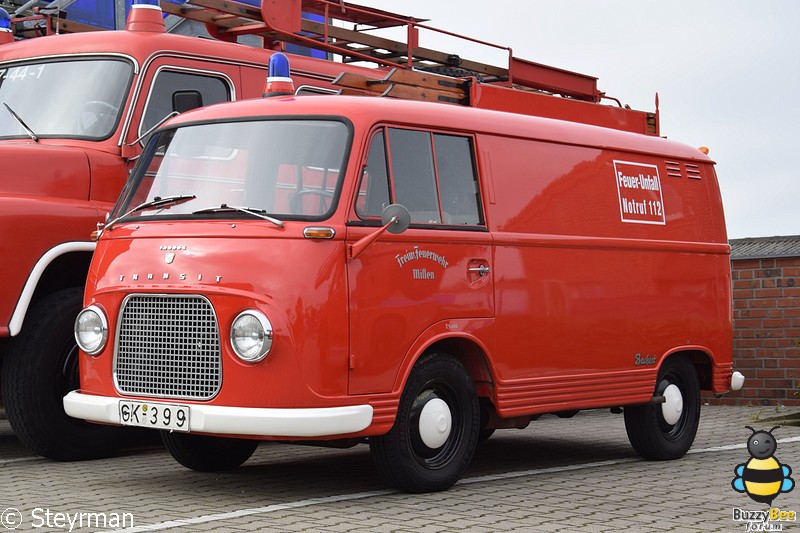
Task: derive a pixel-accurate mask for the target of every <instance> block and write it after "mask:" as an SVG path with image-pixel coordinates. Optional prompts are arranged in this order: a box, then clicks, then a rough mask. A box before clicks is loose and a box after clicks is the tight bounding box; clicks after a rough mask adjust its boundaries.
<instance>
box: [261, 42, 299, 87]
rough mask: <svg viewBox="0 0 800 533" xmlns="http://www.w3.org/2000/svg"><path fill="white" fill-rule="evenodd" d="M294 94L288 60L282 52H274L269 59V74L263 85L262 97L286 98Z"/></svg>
mask: <svg viewBox="0 0 800 533" xmlns="http://www.w3.org/2000/svg"><path fill="white" fill-rule="evenodd" d="M292 94H294V82H293V81H292V78H291V69H290V68H289V58H288V57H287V56H286V54H284V53H282V52H276V53H274V54H272V56H271V57H270V58H269V73H268V74H267V83H266V84H265V85H264V96H265V97H267V96H286V95H292Z"/></svg>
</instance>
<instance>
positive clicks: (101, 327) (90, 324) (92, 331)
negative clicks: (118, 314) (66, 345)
mask: <svg viewBox="0 0 800 533" xmlns="http://www.w3.org/2000/svg"><path fill="white" fill-rule="evenodd" d="M107 340H108V321H107V320H106V316H105V314H104V313H103V310H102V309H100V308H99V307H97V306H96V305H90V306H89V307H87V308H86V309H84V310H83V311H81V312H80V313H78V318H76V319H75V342H77V343H78V347H79V348H80V349H81V350H83V351H84V352H86V353H88V354H89V355H97V354H99V353H100V352H101V351H102V350H103V348H105V346H106V341H107Z"/></svg>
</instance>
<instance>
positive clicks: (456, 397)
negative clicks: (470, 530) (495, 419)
mask: <svg viewBox="0 0 800 533" xmlns="http://www.w3.org/2000/svg"><path fill="white" fill-rule="evenodd" d="M479 429H480V412H479V407H478V397H477V395H476V393H475V385H474V383H473V381H472V377H471V376H470V375H469V373H468V372H467V370H466V369H465V368H464V366H463V365H462V364H461V363H460V362H459V361H458V360H457V359H456V358H455V357H453V356H451V355H448V354H444V353H430V354H428V355H426V356H423V357H422V359H420V360H419V361H418V362H417V364H416V365H415V366H414V368H413V370H412V372H411V375H410V376H409V378H408V382H407V383H406V387H405V389H404V390H403V394H402V396H401V397H400V405H399V406H398V409H397V418H396V419H395V423H394V426H393V427H392V429H391V430H390V431H389V433H387V434H386V435H383V436H380V437H372V438H370V441H369V444H370V451H371V452H372V457H373V459H374V461H375V464H376V466H377V467H378V470H379V471H380V473H381V474H382V475H383V477H384V478H386V480H387V481H389V482H390V483H391V484H392V485H395V486H396V487H398V488H399V489H401V490H404V491H407V492H433V491H440V490H445V489H448V488H450V487H451V486H452V485H453V484H455V482H456V481H458V480H459V479H460V478H461V475H462V474H463V473H464V471H465V470H466V469H467V467H468V466H469V463H470V461H471V460H472V454H473V453H474V451H475V446H476V445H477V442H478V430H479Z"/></svg>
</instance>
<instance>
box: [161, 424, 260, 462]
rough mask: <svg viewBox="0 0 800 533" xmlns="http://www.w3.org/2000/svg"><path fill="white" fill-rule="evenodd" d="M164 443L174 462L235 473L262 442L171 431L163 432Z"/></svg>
mask: <svg viewBox="0 0 800 533" xmlns="http://www.w3.org/2000/svg"><path fill="white" fill-rule="evenodd" d="M161 440H162V441H164V446H166V448H167V450H168V451H169V453H170V455H172V458H173V459H175V460H176V461H178V462H179V463H180V464H182V465H183V466H185V467H186V468H190V469H192V470H196V471H198V472H221V471H223V470H233V469H234V468H237V467H239V466H241V465H242V464H243V463H244V462H245V461H247V460H248V459H250V456H251V455H253V453H254V452H255V451H256V448H257V447H258V442H259V441H257V440H250V439H229V438H225V437H212V436H210V435H190V434H188V433H175V432H169V431H162V432H161Z"/></svg>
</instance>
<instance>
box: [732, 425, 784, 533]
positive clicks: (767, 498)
mask: <svg viewBox="0 0 800 533" xmlns="http://www.w3.org/2000/svg"><path fill="white" fill-rule="evenodd" d="M745 427H746V428H747V429H749V430H750V431H752V432H753V433H752V434H751V435H750V438H748V439H747V451H748V452H750V459H748V461H747V462H745V463H742V464H739V465H737V466H736V468H735V469H734V472H735V474H736V477H734V478H733V480H732V481H731V486H732V487H733V490H735V491H736V492H743V493H745V494H747V496H749V497H750V499H751V500H753V501H755V502H758V503H765V504H767V505H769V506H770V508H769V509H768V510H766V511H762V510H757V511H750V510H746V509H738V508H734V509H733V516H732V518H733V520H734V521H736V522H743V523H744V526H745V531H783V523H784V522H795V521H796V520H797V513H796V512H795V511H792V510H781V509H779V508H777V507H772V501H773V500H774V499H775V497H776V496H778V495H779V494H781V493H782V492H790V491H791V490H792V489H794V480H793V479H792V478H791V477H790V474H791V473H792V467H790V466H789V465H785V464H781V463H780V461H778V459H777V458H776V457H775V452H776V450H777V449H778V442H777V440H776V439H775V437H774V436H773V435H772V432H773V431H775V430H776V429H778V428H779V427H780V426H776V427H774V428H772V429H770V430H769V431H763V430H762V431H756V430H755V429H753V428H751V427H750V426H745Z"/></svg>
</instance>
